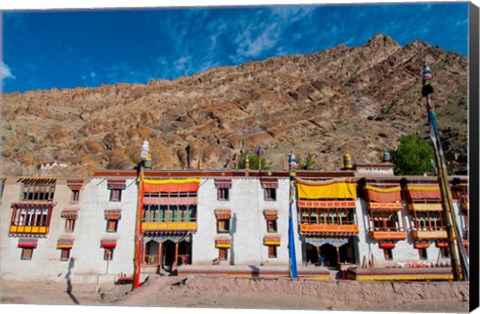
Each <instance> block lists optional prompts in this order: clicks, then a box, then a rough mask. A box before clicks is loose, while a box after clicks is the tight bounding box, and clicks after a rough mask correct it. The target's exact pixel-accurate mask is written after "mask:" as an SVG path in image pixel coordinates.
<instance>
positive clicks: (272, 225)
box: [267, 219, 277, 232]
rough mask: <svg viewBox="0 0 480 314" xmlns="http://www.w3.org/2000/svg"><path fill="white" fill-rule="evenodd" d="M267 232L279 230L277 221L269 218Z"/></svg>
mask: <svg viewBox="0 0 480 314" xmlns="http://www.w3.org/2000/svg"><path fill="white" fill-rule="evenodd" d="M267 232H277V221H276V220H273V219H271V220H270V219H269V220H267Z"/></svg>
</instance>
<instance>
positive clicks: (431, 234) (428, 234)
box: [411, 230, 448, 240]
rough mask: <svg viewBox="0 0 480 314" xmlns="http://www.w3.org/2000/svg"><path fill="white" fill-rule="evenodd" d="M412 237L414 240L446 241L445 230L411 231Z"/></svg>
mask: <svg viewBox="0 0 480 314" xmlns="http://www.w3.org/2000/svg"><path fill="white" fill-rule="evenodd" d="M411 232H412V236H413V238H414V239H416V240H435V239H447V238H448V235H447V231H446V230H412V231H411Z"/></svg>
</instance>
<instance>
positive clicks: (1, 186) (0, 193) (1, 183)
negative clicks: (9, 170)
mask: <svg viewBox="0 0 480 314" xmlns="http://www.w3.org/2000/svg"><path fill="white" fill-rule="evenodd" d="M5 180H6V178H1V179H0V199H2V197H3V190H4V189H5Z"/></svg>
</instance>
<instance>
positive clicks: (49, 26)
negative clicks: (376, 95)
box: [1, 2, 468, 92]
mask: <svg viewBox="0 0 480 314" xmlns="http://www.w3.org/2000/svg"><path fill="white" fill-rule="evenodd" d="M2 20H3V28H2V32H3V34H2V35H3V60H2V63H1V80H2V83H3V90H4V92H14V91H20V92H23V91H26V90H35V89H50V88H54V87H55V88H59V89H60V88H74V87H78V86H91V87H96V86H99V85H101V84H114V83H118V82H127V83H146V82H148V80H150V79H160V78H161V79H169V80H171V79H175V78H178V77H181V76H184V75H192V74H195V73H198V72H202V71H205V70H207V69H209V68H211V67H216V66H228V65H238V64H242V63H245V62H248V61H252V60H253V61H255V60H263V59H267V58H269V57H272V56H281V55H289V54H297V53H299V54H307V53H310V52H316V51H321V50H324V49H326V48H331V47H334V46H336V45H338V44H341V43H343V44H345V45H347V46H349V47H353V46H359V45H363V44H364V43H365V42H366V41H367V40H368V39H369V38H370V37H372V36H373V35H374V34H377V33H382V34H387V35H390V36H391V37H393V39H395V40H396V41H397V42H398V43H399V44H401V45H405V44H407V43H409V42H411V41H413V40H415V39H419V40H423V41H427V42H429V43H430V44H432V45H439V46H440V47H442V48H443V49H445V50H447V51H456V52H458V53H460V54H463V55H465V56H466V55H467V50H468V40H467V36H468V3H467V2H460V3H459V2H456V3H423V4H422V3H418V4H415V3H412V4H408V3H407V4H365V5H359V4H350V5H348V4H343V5H332V4H330V5H293V6H256V7H236V8H233V7H229V8H227V7H223V8H222V7H205V8H201V7H196V8H176V9H169V8H159V9H130V10H126V9H109V10H99V9H96V10H77V11H68V10H58V11H15V12H12V11H4V12H3V15H2Z"/></svg>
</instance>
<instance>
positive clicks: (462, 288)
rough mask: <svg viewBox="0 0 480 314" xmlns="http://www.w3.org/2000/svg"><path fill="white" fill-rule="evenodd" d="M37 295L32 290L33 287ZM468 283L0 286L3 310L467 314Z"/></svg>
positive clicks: (200, 281)
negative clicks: (32, 306)
mask: <svg viewBox="0 0 480 314" xmlns="http://www.w3.org/2000/svg"><path fill="white" fill-rule="evenodd" d="M39 286H40V287H41V289H38V287H39ZM468 288H469V287H468V283H464V282H461V283H449V282H378V281H377V282H358V281H348V280H341V281H335V280H332V281H313V280H295V281H292V280H289V279H288V278H282V279H281V278H279V279H258V278H257V279H247V278H229V277H202V276H195V277H181V276H178V277H159V276H158V277H157V276H156V277H151V278H149V280H148V281H147V282H146V283H144V284H143V285H142V286H141V287H140V288H139V289H137V290H135V291H133V292H130V289H129V286H123V287H122V286H117V287H116V288H115V289H112V290H109V291H100V293H96V292H95V288H94V287H92V286H73V289H72V290H71V292H70V293H67V292H66V285H65V284H58V283H36V284H34V285H32V284H25V283H19V282H12V281H2V290H1V302H2V303H4V304H50V305H53V304H58V305H67V304H80V305H103V306H105V305H112V306H127V307H128V306H130V307H176V308H230V309H277V310H279V309H282V310H318V311H329V310H337V311H352V310H357V311H382V312H390V311H393V312H404V311H407V312H442V313H445V312H456V313H459V312H468V301H469V290H468Z"/></svg>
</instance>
